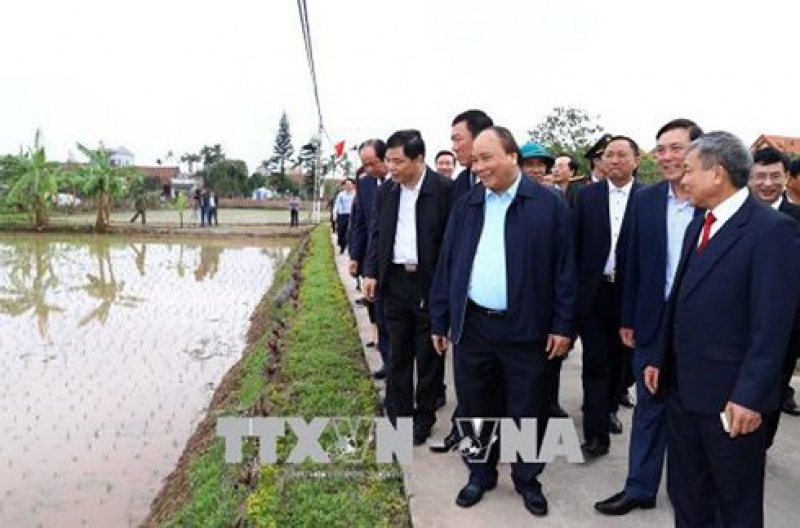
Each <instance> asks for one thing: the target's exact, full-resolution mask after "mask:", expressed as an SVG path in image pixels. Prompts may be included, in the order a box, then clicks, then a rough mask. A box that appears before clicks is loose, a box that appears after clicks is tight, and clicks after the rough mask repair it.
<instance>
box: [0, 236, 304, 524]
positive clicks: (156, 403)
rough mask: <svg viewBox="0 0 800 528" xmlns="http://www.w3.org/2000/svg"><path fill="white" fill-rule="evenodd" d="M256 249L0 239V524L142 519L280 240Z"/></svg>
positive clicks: (232, 348) (235, 349)
mask: <svg viewBox="0 0 800 528" xmlns="http://www.w3.org/2000/svg"><path fill="white" fill-rule="evenodd" d="M87 240H88V241H87ZM256 243H257V239H250V240H247V241H244V242H243V243H241V244H237V243H236V242H232V241H229V240H215V241H210V242H208V243H206V242H202V241H197V242H192V243H187V242H186V241H173V242H168V241H164V240H149V241H148V240H134V241H129V240H121V239H114V238H92V239H83V240H81V239H64V238H56V237H36V236H33V237H11V236H3V235H0V373H2V375H0V526H15V527H20V526H59V527H63V526H129V525H136V524H137V523H138V522H140V521H141V520H142V519H143V518H144V516H145V515H146V513H147V510H148V508H149V504H150V501H151V500H152V498H153V497H154V496H155V494H156V493H157V491H158V489H159V487H160V483H161V480H162V479H163V478H164V477H165V476H166V475H167V474H168V473H169V472H170V471H171V470H172V468H173V466H174V464H175V463H176V462H177V460H178V458H179V456H180V454H181V451H182V450H183V447H184V444H185V442H186V440H187V439H188V438H189V436H190V435H191V433H192V432H193V429H194V427H195V426H196V424H197V423H198V421H199V419H200V418H202V416H203V414H204V410H205V408H206V405H207V404H208V403H209V401H210V398H211V395H212V393H213V390H214V388H215V386H216V384H217V383H218V382H219V380H220V379H221V378H222V376H223V374H224V373H225V372H226V371H227V370H228V369H229V368H230V367H231V366H232V365H233V364H234V363H235V362H236V360H237V359H238V358H239V356H240V353H241V351H242V349H243V347H244V344H245V337H244V336H245V333H246V330H247V327H248V324H249V316H250V314H251V313H252V311H253V309H254V308H255V306H256V305H257V303H258V301H259V300H260V298H261V297H262V296H263V294H264V293H265V292H266V291H267V289H268V288H269V286H270V284H271V282H272V278H273V272H274V270H275V269H276V267H277V266H278V265H279V264H280V261H281V260H282V259H283V258H285V257H286V255H287V254H288V252H289V250H290V244H291V242H275V241H271V242H269V245H266V246H263V247H252V246H253V244H256ZM244 244H249V247H248V246H246V245H244Z"/></svg>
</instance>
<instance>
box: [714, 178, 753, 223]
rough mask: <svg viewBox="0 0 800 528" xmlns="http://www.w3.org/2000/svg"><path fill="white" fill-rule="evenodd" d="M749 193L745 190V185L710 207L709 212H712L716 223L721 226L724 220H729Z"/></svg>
mask: <svg viewBox="0 0 800 528" xmlns="http://www.w3.org/2000/svg"><path fill="white" fill-rule="evenodd" d="M749 194H750V191H748V190H747V187H743V188H741V189H739V190H738V191H736V192H735V193H734V194H732V195H731V196H729V197H728V198H726V199H725V200H724V201H723V202H722V203H721V204H719V205H717V206H716V207H715V208H714V209H712V210H711V212H712V213H714V218H716V219H717V220H716V223H717V225H719V226H720V227H721V226H722V225H723V224H724V223H725V222H727V221H728V220H730V218H731V217H732V216H733V215H735V214H736V211H738V210H739V209H740V208H741V207H742V205H744V202H745V200H747V197H748V195H749Z"/></svg>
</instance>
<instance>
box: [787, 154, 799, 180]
mask: <svg viewBox="0 0 800 528" xmlns="http://www.w3.org/2000/svg"><path fill="white" fill-rule="evenodd" d="M798 176H800V158H797V159H794V160H792V162H791V163H789V177H790V178H797V177H798Z"/></svg>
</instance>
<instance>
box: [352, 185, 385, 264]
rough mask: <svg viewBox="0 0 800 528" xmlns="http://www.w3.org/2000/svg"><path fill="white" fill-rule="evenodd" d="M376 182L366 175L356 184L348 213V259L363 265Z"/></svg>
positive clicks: (373, 208)
mask: <svg viewBox="0 0 800 528" xmlns="http://www.w3.org/2000/svg"><path fill="white" fill-rule="evenodd" d="M378 187H379V186H378V180H377V179H376V178H375V177H373V176H371V175H366V176H362V177H361V178H359V179H358V182H357V183H356V198H355V200H354V201H353V210H352V212H351V213H350V245H349V246H350V247H349V249H350V259H351V260H355V261H356V262H358V263H359V266H362V265H363V264H364V259H365V258H366V256H367V241H368V240H369V223H370V219H371V218H372V215H373V213H374V210H375V207H374V206H375V193H377V191H378Z"/></svg>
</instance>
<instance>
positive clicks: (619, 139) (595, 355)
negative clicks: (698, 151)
mask: <svg viewBox="0 0 800 528" xmlns="http://www.w3.org/2000/svg"><path fill="white" fill-rule="evenodd" d="M638 157H639V147H638V146H637V145H636V142H635V141H633V140H632V139H631V138H629V137H626V136H614V137H611V138H609V140H608V143H607V144H606V146H605V149H604V151H603V160H602V164H603V167H604V168H605V170H606V180H605V181H601V182H598V183H593V184H591V185H587V186H586V187H584V188H583V189H581V190H580V191H579V192H578V195H577V197H576V199H575V207H574V209H573V220H574V223H575V233H576V236H575V247H576V261H577V266H578V303H577V317H578V334H579V335H580V337H581V344H582V345H583V358H582V359H583V372H582V382H583V431H584V437H585V442H584V446H583V447H584V452H585V453H586V455H588V456H590V457H593V458H596V457H600V456H603V455H606V454H608V448H609V445H610V443H611V440H610V436H609V434H610V433H611V432H614V433H621V432H622V424H621V423H620V422H619V420H618V418H617V416H616V411H617V406H618V397H619V394H620V380H621V379H622V374H623V373H624V372H623V367H624V366H625V365H629V363H627V360H628V359H629V358H628V357H627V356H626V355H627V354H630V351H627V350H625V346H624V345H623V343H622V342H621V341H620V338H619V311H620V301H621V297H620V291H619V284H618V282H617V280H616V276H617V271H618V269H617V261H616V260H617V259H616V249H617V241H618V240H619V239H620V233H621V231H622V224H623V218H624V217H625V210H626V208H627V204H628V200H629V199H630V197H631V196H632V195H633V194H634V193H635V192H636V191H637V189H638V188H639V184H638V183H637V182H636V181H634V179H633V176H634V174H635V171H636V167H637V160H638ZM612 426H613V429H612Z"/></svg>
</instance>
